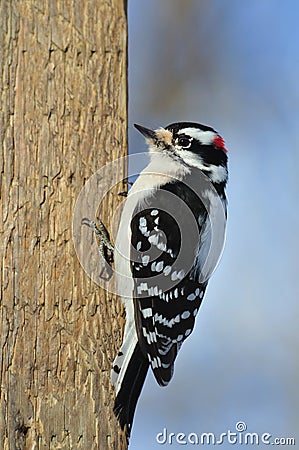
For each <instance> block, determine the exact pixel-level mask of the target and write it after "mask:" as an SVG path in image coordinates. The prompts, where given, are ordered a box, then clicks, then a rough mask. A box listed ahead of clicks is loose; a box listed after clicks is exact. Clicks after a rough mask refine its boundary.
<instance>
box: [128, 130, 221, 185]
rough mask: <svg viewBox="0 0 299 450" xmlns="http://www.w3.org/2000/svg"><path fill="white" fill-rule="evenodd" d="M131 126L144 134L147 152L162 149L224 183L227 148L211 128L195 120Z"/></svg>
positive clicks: (213, 179)
mask: <svg viewBox="0 0 299 450" xmlns="http://www.w3.org/2000/svg"><path fill="white" fill-rule="evenodd" d="M134 126H135V128H137V130H138V131H140V132H141V133H142V134H143V135H144V136H145V138H146V142H147V144H148V145H149V149H150V152H162V153H163V154H167V155H168V156H170V157H172V158H173V159H175V160H177V161H179V162H181V163H182V164H184V165H185V166H187V167H191V168H192V167H196V168H198V169H200V170H202V171H203V172H204V173H206V175H207V176H208V177H209V178H210V179H211V181H212V182H213V183H226V181H227V177H228V175H227V150H226V148H225V143H224V140H223V138H222V137H221V136H220V135H219V134H218V133H217V131H215V130H214V129H213V128H211V127H208V126H206V125H201V124H199V123H194V122H177V123H172V124H170V125H168V126H167V127H165V128H158V129H157V130H151V129H148V128H145V127H143V126H141V125H136V124H135V125H134Z"/></svg>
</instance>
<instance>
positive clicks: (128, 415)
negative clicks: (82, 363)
mask: <svg viewBox="0 0 299 450" xmlns="http://www.w3.org/2000/svg"><path fill="white" fill-rule="evenodd" d="M148 367H149V363H148V361H147V360H146V359H145V357H144V355H143V354H142V352H141V350H140V347H139V345H138V344H137V345H136V347H135V349H134V352H133V354H132V357H131V359H130V362H129V364H128V367H127V370H126V373H125V376H124V379H123V381H122V384H121V388H120V390H119V392H118V394H117V396H116V398H115V403H114V408H113V411H114V413H115V415H116V417H117V419H118V421H119V423H120V426H121V428H122V429H123V430H125V431H126V435H127V439H128V440H129V437H130V434H131V427H132V423H133V418H134V413H135V408H136V404H137V401H138V398H139V395H140V392H141V389H142V386H143V383H144V380H145V377H146V374H147V371H148Z"/></svg>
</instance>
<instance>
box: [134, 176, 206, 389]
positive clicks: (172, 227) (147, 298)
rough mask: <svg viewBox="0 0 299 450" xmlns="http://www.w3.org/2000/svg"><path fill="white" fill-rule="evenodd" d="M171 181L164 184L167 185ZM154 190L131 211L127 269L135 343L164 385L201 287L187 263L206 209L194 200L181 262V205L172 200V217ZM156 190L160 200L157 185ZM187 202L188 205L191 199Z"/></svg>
mask: <svg viewBox="0 0 299 450" xmlns="http://www.w3.org/2000/svg"><path fill="white" fill-rule="evenodd" d="M171 186H172V185H171V184H169V189H171ZM176 188H177V187H176ZM164 189H165V188H164ZM157 195H158V194H156V195H154V196H152V197H151V198H150V199H149V200H148V201H147V204H146V209H143V210H140V211H138V210H136V211H135V215H134V216H133V219H132V222H131V231H132V238H131V244H132V247H133V249H134V250H132V252H131V256H132V258H131V270H132V275H133V278H134V295H133V296H134V314H135V323H136V329H137V333H138V342H139V345H140V347H141V350H142V352H143V354H144V355H145V357H146V358H147V359H148V361H149V363H150V365H151V368H152V370H153V373H154V375H155V378H156V380H157V381H158V383H159V384H160V385H166V384H167V383H168V382H169V381H170V379H171V377H172V374H173V364H174V361H175V358H176V356H177V353H178V350H179V349H180V347H181V345H182V343H183V341H184V340H185V339H186V338H187V337H188V336H189V335H190V334H191V332H192V330H193V327H194V321H195V317H196V314H197V312H198V309H199V307H200V304H201V301H202V299H203V296H204V292H205V289H206V286H207V281H205V282H204V283H202V284H201V283H199V282H198V280H196V276H195V274H196V273H197V272H196V271H194V267H190V260H192V261H193V263H194V261H195V260H196V252H197V251H198V245H199V242H200V236H201V232H202V227H203V223H204V222H205V220H207V213H206V211H205V209H204V208H203V205H201V204H200V202H198V201H197V203H196V202H195V204H196V205H197V206H196V210H193V211H192V213H193V214H194V215H195V217H196V220H197V219H198V218H200V220H199V221H198V222H197V223H198V227H197V231H196V233H195V235H192V236H190V239H189V240H187V242H186V240H185V244H184V247H185V248H184V252H186V254H188V255H189V256H190V258H189V261H187V262H186V264H185V259H184V258H183V261H182V260H181V261H179V258H178V256H179V254H180V252H181V241H182V235H181V223H183V222H184V221H185V219H186V218H185V217H184V210H183V208H182V210H181V211H180V206H179V205H178V207H177V210H176V214H175V218H174V217H172V216H171V215H170V214H169V213H168V212H166V211H165V209H167V208H166V207H165V209H164V208H163V209H162V208H157V207H156V205H157ZM159 195H160V199H159V202H158V203H159V204H160V205H161V190H160V192H159ZM162 199H163V193H162ZM187 200H188V199H187ZM192 200H194V199H192ZM165 201H168V200H167V197H165ZM162 203H163V201H162ZM191 204H193V205H194V201H193V202H191V203H190V205H191ZM190 205H189V206H190ZM190 207H191V206H190ZM193 209H194V208H193ZM187 259H188V258H187Z"/></svg>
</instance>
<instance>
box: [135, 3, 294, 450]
mask: <svg viewBox="0 0 299 450" xmlns="http://www.w3.org/2000/svg"><path fill="white" fill-rule="evenodd" d="M298 23H299V3H298V2H297V0H287V1H285V2H282V1H280V0H251V1H250V2H240V1H239V0H200V1H199V0H184V1H182V0H151V1H148V0H130V1H129V123H130V128H129V144H130V152H131V153H134V152H140V151H144V150H145V144H144V140H143V138H142V136H141V135H140V134H139V133H138V132H137V131H136V130H134V129H133V123H134V122H137V123H139V124H142V125H144V126H147V127H155V128H157V127H159V126H166V125H168V124H169V123H171V122H177V121H195V122H199V123H204V124H207V125H211V126H212V127H214V128H215V129H216V130H218V131H219V133H220V134H222V136H223V137H224V138H225V140H226V144H227V148H228V149H229V158H230V182H229V186H228V190H227V193H228V198H229V218H228V229H227V240H226V246H225V251H224V254H223V257H222V260H221V263H220V265H219V266H218V269H217V271H216V272H215V273H214V275H213V277H212V279H211V281H210V284H209V288H208V290H207V293H206V296H205V300H204V302H203V305H202V307H201V310H200V313H199V315H198V316H197V324H196V327H195V330H194V331H193V333H192V335H191V337H190V338H188V339H187V341H186V342H185V343H184V345H183V347H182V349H181V351H180V354H179V357H178V359H177V362H176V365H175V375H174V378H173V380H172V382H171V383H170V385H169V386H168V387H167V388H160V387H159V386H158V385H157V384H156V382H155V381H154V380H153V376H152V375H151V374H149V375H148V377H147V380H146V384H145V386H144V389H143V391H142V395H141V397H140V400H139V403H138V407H137V411H136V416H135V421H134V425H133V432H132V438H131V442H130V450H140V449H141V448H145V449H158V448H161V445H159V444H158V443H157V442H156V435H157V433H159V432H161V431H162V430H163V428H164V427H165V428H167V430H168V433H170V432H174V433H179V432H183V433H186V434H188V433H190V432H195V433H202V432H212V433H215V434H216V435H217V434H218V435H219V434H220V433H222V432H226V431H227V430H232V431H235V424H236V422H238V421H244V422H245V423H246V424H247V431H248V432H256V433H261V434H262V433H270V434H271V435H272V437H273V439H274V438H276V437H295V438H296V439H297V442H296V446H293V447H292V448H299V426H298V424H299V389H298V379H299V358H298V351H299V339H298V319H299V306H298V300H299V264H298V254H299V239H298V233H299V176H298V171H299V140H298V123H299V51H298V50H299V48H298V47H299V31H298V29H299V27H298ZM270 442H271V440H270ZM190 445H191V444H190ZM165 447H168V445H167V444H165V446H164V448H165ZM229 447H230V445H228V444H223V448H229ZM241 447H242V448H243V447H244V446H242V445H241V444H236V445H234V448H241ZM169 448H172V449H175V448H182V445H179V444H175V443H173V444H172V445H171V446H169ZM192 448H193V447H192ZM250 448H255V446H250Z"/></svg>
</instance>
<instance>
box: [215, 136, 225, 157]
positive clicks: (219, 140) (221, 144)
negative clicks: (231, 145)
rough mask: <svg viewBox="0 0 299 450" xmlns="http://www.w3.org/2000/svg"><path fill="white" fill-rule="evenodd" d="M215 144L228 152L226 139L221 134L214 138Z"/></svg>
mask: <svg viewBox="0 0 299 450" xmlns="http://www.w3.org/2000/svg"><path fill="white" fill-rule="evenodd" d="M213 144H214V145H215V147H218V148H221V150H223V151H224V152H225V153H226V152H227V149H226V148H225V142H224V139H223V138H222V137H221V136H217V137H215V139H214V140H213Z"/></svg>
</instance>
